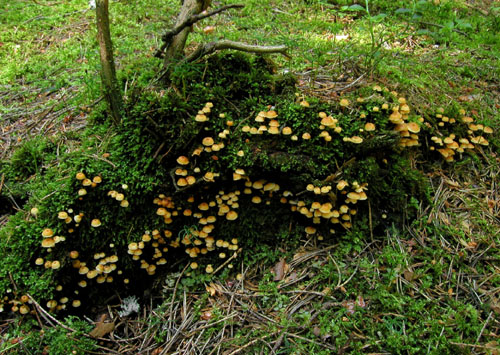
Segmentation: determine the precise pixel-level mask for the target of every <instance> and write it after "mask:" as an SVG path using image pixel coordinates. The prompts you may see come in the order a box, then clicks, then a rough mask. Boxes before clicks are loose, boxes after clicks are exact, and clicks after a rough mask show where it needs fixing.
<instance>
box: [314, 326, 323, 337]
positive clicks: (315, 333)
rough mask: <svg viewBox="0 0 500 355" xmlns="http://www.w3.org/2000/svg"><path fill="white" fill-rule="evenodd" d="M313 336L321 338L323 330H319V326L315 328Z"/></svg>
mask: <svg viewBox="0 0 500 355" xmlns="http://www.w3.org/2000/svg"><path fill="white" fill-rule="evenodd" d="M313 334H314V335H315V336H317V337H319V336H320V335H321V329H319V327H318V326H314V328H313Z"/></svg>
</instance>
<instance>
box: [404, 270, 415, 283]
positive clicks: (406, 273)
mask: <svg viewBox="0 0 500 355" xmlns="http://www.w3.org/2000/svg"><path fill="white" fill-rule="evenodd" d="M403 276H404V278H405V280H406V281H413V280H414V279H415V273H414V272H413V271H410V270H405V271H403Z"/></svg>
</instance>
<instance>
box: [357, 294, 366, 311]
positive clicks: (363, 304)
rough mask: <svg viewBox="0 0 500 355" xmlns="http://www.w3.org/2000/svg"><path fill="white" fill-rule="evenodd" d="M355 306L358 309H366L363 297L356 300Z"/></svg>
mask: <svg viewBox="0 0 500 355" xmlns="http://www.w3.org/2000/svg"><path fill="white" fill-rule="evenodd" d="M356 304H357V305H358V307H360V308H365V307H366V303H365V300H364V299H363V296H361V295H359V296H358V300H357V301H356Z"/></svg>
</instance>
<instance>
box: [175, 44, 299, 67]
mask: <svg viewBox="0 0 500 355" xmlns="http://www.w3.org/2000/svg"><path fill="white" fill-rule="evenodd" d="M225 49H234V50H237V51H242V52H248V53H258V54H269V53H281V54H282V55H284V56H285V57H287V58H289V57H290V56H289V55H288V54H287V53H286V50H287V46H285V45H281V46H257V45H252V44H246V43H241V42H234V41H229V40H222V41H218V42H210V43H207V44H204V45H201V46H199V47H198V48H197V49H196V50H195V51H194V52H193V53H191V54H190V55H189V56H188V57H187V58H186V59H185V61H186V62H193V61H195V60H198V59H200V58H202V57H204V56H206V55H209V54H212V53H214V52H216V51H220V50H225Z"/></svg>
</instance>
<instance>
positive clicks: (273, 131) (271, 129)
mask: <svg viewBox="0 0 500 355" xmlns="http://www.w3.org/2000/svg"><path fill="white" fill-rule="evenodd" d="M267 133H269V134H279V133H280V129H279V128H278V127H272V126H271V127H269V129H268V130H267Z"/></svg>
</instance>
